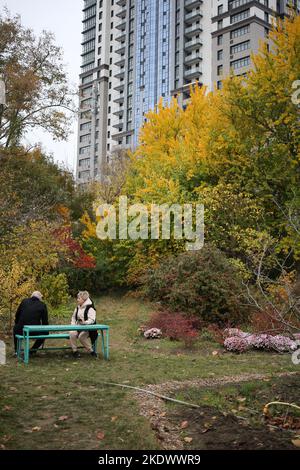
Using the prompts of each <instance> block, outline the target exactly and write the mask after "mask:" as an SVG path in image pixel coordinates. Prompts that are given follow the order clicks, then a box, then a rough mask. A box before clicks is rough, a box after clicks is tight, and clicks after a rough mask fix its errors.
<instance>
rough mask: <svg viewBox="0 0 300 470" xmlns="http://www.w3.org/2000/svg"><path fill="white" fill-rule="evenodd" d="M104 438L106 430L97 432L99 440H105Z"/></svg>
mask: <svg viewBox="0 0 300 470" xmlns="http://www.w3.org/2000/svg"><path fill="white" fill-rule="evenodd" d="M104 438H105V434H104V432H102V431H99V432H97V439H98V441H103V439H104Z"/></svg>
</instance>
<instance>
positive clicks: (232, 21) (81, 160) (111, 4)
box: [77, 0, 300, 183]
mask: <svg viewBox="0 0 300 470" xmlns="http://www.w3.org/2000/svg"><path fill="white" fill-rule="evenodd" d="M288 4H289V2H288V1H286V0H285V1H284V0H260V1H258V0H84V8H83V15H84V17H83V33H82V67H81V75H80V115H79V132H78V164H77V180H78V183H85V182H87V181H89V180H92V179H100V178H101V176H103V174H104V168H105V166H106V163H107V161H109V159H110V158H112V155H113V153H114V151H115V150H117V149H120V148H134V147H135V146H136V144H137V142H138V135H139V129H140V128H141V126H142V125H143V122H144V120H145V114H146V113H147V112H148V111H149V110H150V109H153V108H154V107H155V105H156V104H157V103H158V101H159V100H160V99H161V98H162V99H163V101H164V103H168V102H169V101H170V100H171V97H172V96H178V97H179V102H180V104H181V105H182V106H185V105H186V103H187V101H188V98H189V93H190V85H191V84H193V83H196V82H197V83H199V84H200V85H202V84H203V85H206V86H207V87H208V88H209V89H213V88H214V86H218V87H219V88H220V87H221V86H222V79H223V77H224V76H226V75H228V74H229V73H230V70H233V72H234V73H236V74H238V75H242V74H245V73H246V72H247V70H249V67H251V58H250V56H251V51H254V52H256V51H257V50H258V47H259V42H260V40H261V39H263V38H265V37H266V36H267V35H268V32H269V30H270V27H271V25H272V21H273V20H275V19H276V16H277V15H285V14H288V7H287V5H288ZM293 4H294V6H295V7H296V8H297V7H298V8H300V5H299V4H300V1H299V0H296V1H295V0H293Z"/></svg>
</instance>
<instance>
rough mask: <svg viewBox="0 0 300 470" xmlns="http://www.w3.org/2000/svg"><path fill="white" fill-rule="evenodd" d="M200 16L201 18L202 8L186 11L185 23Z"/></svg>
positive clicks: (191, 21) (198, 18)
mask: <svg viewBox="0 0 300 470" xmlns="http://www.w3.org/2000/svg"><path fill="white" fill-rule="evenodd" d="M201 18H203V14H202V10H200V9H198V10H192V11H191V12H189V13H186V15H185V18H184V20H185V22H186V23H187V24H190V23H193V22H194V21H196V20H200V19H201Z"/></svg>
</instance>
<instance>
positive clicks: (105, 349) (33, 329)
mask: <svg viewBox="0 0 300 470" xmlns="http://www.w3.org/2000/svg"><path fill="white" fill-rule="evenodd" d="M90 330H96V331H97V332H98V338H99V336H100V337H101V346H102V354H103V356H104V358H105V359H106V360H108V359H109V326H107V325H31V326H24V327H23V335H16V338H17V340H18V342H17V357H18V359H19V360H22V361H24V363H25V364H28V363H29V356H30V353H29V348H30V341H35V340H37V339H45V340H49V339H69V338H70V335H69V333H68V332H70V331H79V332H81V331H90ZM59 331H61V332H66V333H57V332H59ZM44 332H45V333H47V334H43V333H44ZM33 333H38V335H34V334H33ZM98 338H97V339H96V341H95V343H94V345H93V349H94V352H95V353H96V354H97V347H98ZM23 342H24V347H23ZM63 349H70V346H65V347H60V348H58V347H55V348H53V347H49V348H48V347H45V343H44V345H43V350H52V351H58V350H63Z"/></svg>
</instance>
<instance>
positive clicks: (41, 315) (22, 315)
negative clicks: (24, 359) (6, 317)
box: [14, 291, 48, 354]
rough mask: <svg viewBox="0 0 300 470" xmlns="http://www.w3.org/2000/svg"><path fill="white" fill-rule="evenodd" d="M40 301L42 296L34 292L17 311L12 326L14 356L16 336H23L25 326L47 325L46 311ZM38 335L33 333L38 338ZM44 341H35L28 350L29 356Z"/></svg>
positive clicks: (45, 307)
mask: <svg viewBox="0 0 300 470" xmlns="http://www.w3.org/2000/svg"><path fill="white" fill-rule="evenodd" d="M42 299H43V296H42V294H41V293H40V292H39V291H35V292H33V294H32V295H31V297H30V298H29V299H24V300H23V301H22V302H21V304H20V305H19V307H18V309H17V312H16V318H15V326H14V343H15V354H16V351H17V338H16V335H22V334H23V327H24V326H25V325H48V310H47V306H46V305H45V304H44V302H42ZM39 334H40V333H39V331H36V332H35V333H34V335H35V336H39ZM44 334H45V333H44ZM46 334H48V333H46ZM44 341H45V340H44V339H37V340H36V341H35V343H34V345H33V346H32V348H31V350H30V352H31V354H32V353H35V352H36V351H37V350H38V349H39V348H40V347H41V346H42V345H43V344H44Z"/></svg>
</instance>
